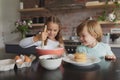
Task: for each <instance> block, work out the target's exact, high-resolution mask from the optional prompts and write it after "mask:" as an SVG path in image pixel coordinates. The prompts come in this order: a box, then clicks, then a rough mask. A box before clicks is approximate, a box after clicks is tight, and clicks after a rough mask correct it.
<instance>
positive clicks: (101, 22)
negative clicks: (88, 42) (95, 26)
mask: <svg viewBox="0 0 120 80" xmlns="http://www.w3.org/2000/svg"><path fill="white" fill-rule="evenodd" d="M99 23H100V24H119V23H120V21H115V22H109V21H99Z"/></svg>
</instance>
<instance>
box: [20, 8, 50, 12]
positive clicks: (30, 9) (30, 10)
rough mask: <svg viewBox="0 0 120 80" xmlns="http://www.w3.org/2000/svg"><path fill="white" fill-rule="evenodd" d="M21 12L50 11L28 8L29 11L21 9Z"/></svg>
mask: <svg viewBox="0 0 120 80" xmlns="http://www.w3.org/2000/svg"><path fill="white" fill-rule="evenodd" d="M19 11H20V12H33V11H34V12H35V11H46V12H48V11H49V10H48V9H45V8H27V9H20V10H19Z"/></svg>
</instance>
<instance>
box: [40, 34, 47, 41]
mask: <svg viewBox="0 0 120 80" xmlns="http://www.w3.org/2000/svg"><path fill="white" fill-rule="evenodd" d="M47 37H48V33H47V32H42V33H41V39H42V41H45V40H46V39H47Z"/></svg>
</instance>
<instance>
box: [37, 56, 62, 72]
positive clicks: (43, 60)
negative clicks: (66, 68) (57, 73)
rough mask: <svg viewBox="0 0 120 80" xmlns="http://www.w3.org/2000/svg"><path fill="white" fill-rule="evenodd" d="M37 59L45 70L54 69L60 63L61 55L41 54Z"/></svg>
mask: <svg viewBox="0 0 120 80" xmlns="http://www.w3.org/2000/svg"><path fill="white" fill-rule="evenodd" d="M39 59H40V64H41V66H42V67H44V68H45V69H47V70H55V69H57V68H58V67H60V65H61V63H62V57H60V56H57V55H42V56H39Z"/></svg>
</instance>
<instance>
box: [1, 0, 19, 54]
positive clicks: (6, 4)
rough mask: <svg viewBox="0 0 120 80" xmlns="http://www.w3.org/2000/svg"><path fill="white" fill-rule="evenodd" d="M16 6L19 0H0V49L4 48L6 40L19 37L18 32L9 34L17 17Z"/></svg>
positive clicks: (17, 6)
mask: <svg viewBox="0 0 120 80" xmlns="http://www.w3.org/2000/svg"><path fill="white" fill-rule="evenodd" d="M18 8H19V0H0V50H4V46H5V43H6V42H7V41H11V40H14V39H16V38H17V37H19V34H16V33H14V34H11V32H12V31H13V30H14V29H15V26H14V22H15V21H16V20H17V18H19V12H18ZM0 54H1V53H0Z"/></svg>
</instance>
